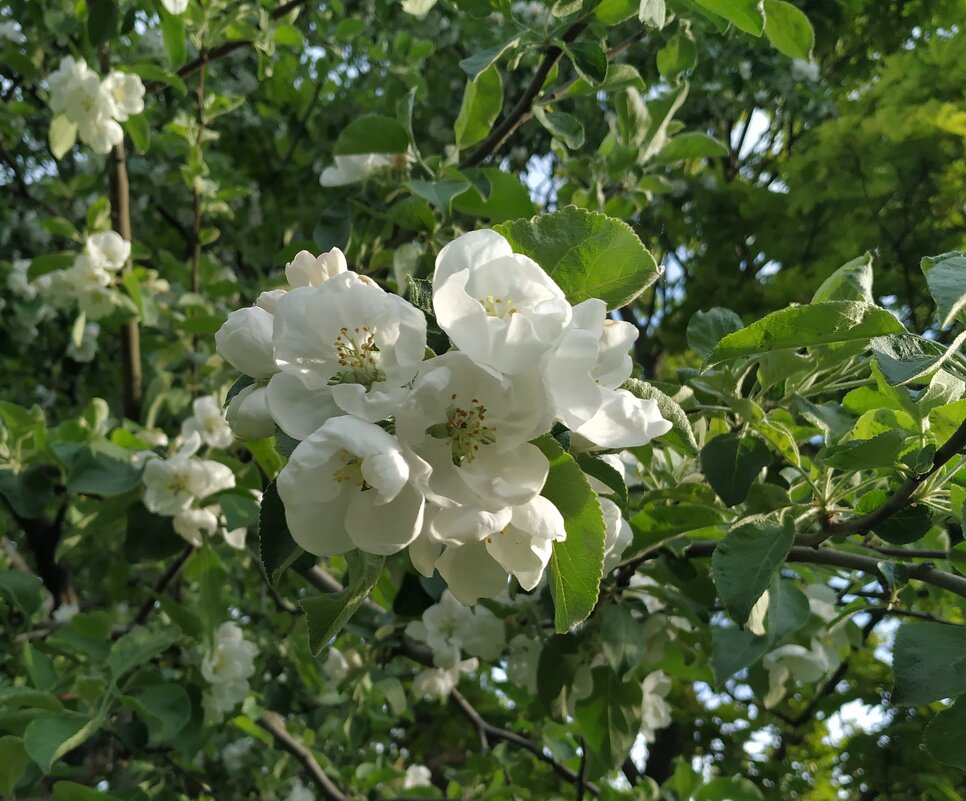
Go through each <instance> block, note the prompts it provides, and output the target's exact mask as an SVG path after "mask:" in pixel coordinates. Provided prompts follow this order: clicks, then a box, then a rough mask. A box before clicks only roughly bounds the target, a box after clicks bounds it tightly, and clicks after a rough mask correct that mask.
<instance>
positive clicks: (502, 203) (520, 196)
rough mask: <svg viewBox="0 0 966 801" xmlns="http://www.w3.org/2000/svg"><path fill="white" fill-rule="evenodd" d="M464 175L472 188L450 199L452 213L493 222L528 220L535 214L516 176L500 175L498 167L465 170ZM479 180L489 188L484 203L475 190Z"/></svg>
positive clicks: (528, 195)
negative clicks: (451, 200)
mask: <svg viewBox="0 0 966 801" xmlns="http://www.w3.org/2000/svg"><path fill="white" fill-rule="evenodd" d="M463 174H464V175H466V177H467V178H468V179H470V181H471V182H472V183H473V186H471V187H470V188H469V190H468V191H466V192H461V193H460V194H459V195H457V196H456V197H455V198H453V210H454V211H458V212H459V213H460V214H468V215H470V216H472V217H482V218H484V219H488V220H490V221H492V222H494V223H501V222H506V221H507V220H515V219H517V218H519V217H530V216H532V215H533V214H535V213H536V208H535V207H534V205H533V200H532V199H531V197H530V193H529V191H528V190H527V188H526V187H525V186H524V185H523V184H522V183H521V182H520V179H519V178H518V177H517V176H516V175H513V174H511V173H506V172H503V171H502V170H501V169H499V167H484V168H482V169H479V170H475V169H468V170H463ZM480 180H483V181H485V182H486V183H487V184H489V187H490V193H489V196H488V197H487V198H486V200H484V199H483V195H482V194H481V193H480V191H479V188H478V182H479V181H480Z"/></svg>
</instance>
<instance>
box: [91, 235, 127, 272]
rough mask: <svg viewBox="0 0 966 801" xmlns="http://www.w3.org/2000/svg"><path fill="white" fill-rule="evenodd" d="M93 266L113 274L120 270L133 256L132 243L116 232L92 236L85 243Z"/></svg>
mask: <svg viewBox="0 0 966 801" xmlns="http://www.w3.org/2000/svg"><path fill="white" fill-rule="evenodd" d="M84 250H85V252H86V254H87V256H88V258H89V259H90V260H91V264H93V265H96V266H97V267H99V268H101V269H104V270H110V271H112V272H114V271H117V270H120V269H121V268H122V267H123V266H124V264H125V262H127V260H128V258H129V257H130V255H131V243H130V242H128V241H127V240H125V239H123V238H122V237H121V235H120V234H118V233H117V232H115V231H101V232H99V233H96V234H91V235H90V236H89V237H87V239H86V240H85V242H84Z"/></svg>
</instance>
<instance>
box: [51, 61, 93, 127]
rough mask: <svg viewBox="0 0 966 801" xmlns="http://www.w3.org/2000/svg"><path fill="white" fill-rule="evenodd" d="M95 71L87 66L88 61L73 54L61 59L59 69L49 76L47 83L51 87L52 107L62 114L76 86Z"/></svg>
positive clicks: (56, 112)
mask: <svg viewBox="0 0 966 801" xmlns="http://www.w3.org/2000/svg"><path fill="white" fill-rule="evenodd" d="M93 74H94V73H93V71H92V70H91V68H90V67H88V66H87V62H86V61H85V60H84V59H82V58H79V59H75V58H74V57H73V56H65V57H64V58H63V59H61V62H60V64H59V65H58V66H57V69H56V70H54V71H53V72H52V73H50V75H48V76H47V85H48V87H50V109H51V111H53V112H54V113H55V114H60V113H62V112H63V111H65V109H66V108H67V99H68V98H69V97H70V95H71V94H72V93H73V92H74V87H75V86H76V85H77V84H79V83H80V82H81V81H82V80H83V79H84V78H86V77H87V76H88V75H93Z"/></svg>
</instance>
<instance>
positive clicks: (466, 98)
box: [453, 66, 503, 148]
mask: <svg viewBox="0 0 966 801" xmlns="http://www.w3.org/2000/svg"><path fill="white" fill-rule="evenodd" d="M502 110H503V79H502V78H501V77H500V71H499V70H498V69H497V68H496V67H493V66H490V67H488V68H487V69H485V70H483V72H481V73H480V74H479V75H477V76H476V78H474V79H472V80H468V81H467V82H466V90H465V91H464V92H463V105H462V106H461V107H460V113H459V116H458V117H457V118H456V122H455V123H454V124H453V132H454V133H455V134H456V147H458V148H464V147H469V146H470V145H475V144H476V143H477V142H479V141H480V140H482V139H483V138H485V137H486V135H487V134H488V133H489V132H490V129H491V128H492V127H493V123H494V122H496V118H497V117H499V116H500V112H501V111H502Z"/></svg>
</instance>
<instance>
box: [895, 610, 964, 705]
mask: <svg viewBox="0 0 966 801" xmlns="http://www.w3.org/2000/svg"><path fill="white" fill-rule="evenodd" d="M892 653H893V657H892V672H893V675H894V684H893V687H892V703H894V704H898V705H899V706H919V705H920V704H930V703H932V702H933V701H940V700H942V699H943V698H954V697H955V696H957V695H961V694H962V693H966V628H964V627H961V626H947V625H945V624H944V623H931V622H925V623H920V622H916V623H903V624H902V625H901V626H900V627H899V631H898V632H896V638H895V643H894V645H893V650H892Z"/></svg>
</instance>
